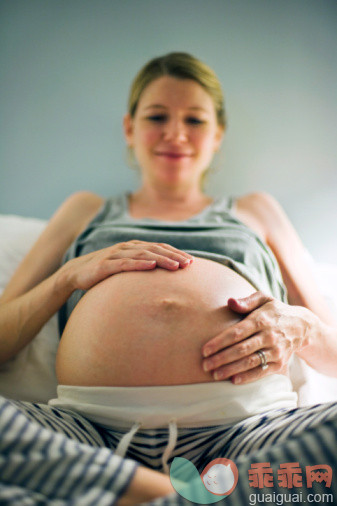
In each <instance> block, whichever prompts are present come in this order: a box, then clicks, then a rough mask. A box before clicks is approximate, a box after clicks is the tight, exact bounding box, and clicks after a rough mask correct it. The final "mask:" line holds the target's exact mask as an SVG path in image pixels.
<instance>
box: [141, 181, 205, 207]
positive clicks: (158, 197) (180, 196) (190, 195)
mask: <svg viewBox="0 0 337 506" xmlns="http://www.w3.org/2000/svg"><path fill="white" fill-rule="evenodd" d="M132 198H133V199H134V201H137V202H138V203H139V204H144V205H145V204H148V205H151V206H152V205H157V204H158V205H161V206H167V207H187V206H190V205H195V204H198V203H203V202H205V203H206V202H207V201H209V200H210V198H209V197H208V196H207V195H205V194H204V193H203V192H202V191H201V190H200V189H199V188H190V189H186V188H184V189H181V188H180V189H176V188H167V187H165V188H154V187H152V186H146V185H143V186H142V187H141V188H140V189H139V190H137V191H135V192H134V193H133V194H132Z"/></svg>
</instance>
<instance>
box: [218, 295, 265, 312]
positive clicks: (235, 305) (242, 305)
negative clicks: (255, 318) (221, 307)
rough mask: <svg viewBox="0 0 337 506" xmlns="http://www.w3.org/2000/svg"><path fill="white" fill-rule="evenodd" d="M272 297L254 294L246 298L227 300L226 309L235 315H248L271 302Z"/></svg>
mask: <svg viewBox="0 0 337 506" xmlns="http://www.w3.org/2000/svg"><path fill="white" fill-rule="evenodd" d="M272 300H273V297H271V296H269V295H266V294H264V293H263V292H254V293H252V294H251V295H249V296H248V297H243V298H234V297H231V298H229V299H228V302H227V304H228V307H229V308H230V309H231V310H232V311H235V312H236V313H241V314H244V313H250V312H251V311H254V309H257V308H259V307H261V306H263V304H266V303H267V302H271V301H272Z"/></svg>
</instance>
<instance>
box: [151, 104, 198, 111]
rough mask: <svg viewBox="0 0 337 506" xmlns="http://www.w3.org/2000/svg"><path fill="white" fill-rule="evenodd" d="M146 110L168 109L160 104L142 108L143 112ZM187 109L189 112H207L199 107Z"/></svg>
mask: <svg viewBox="0 0 337 506" xmlns="http://www.w3.org/2000/svg"><path fill="white" fill-rule="evenodd" d="M148 109H168V107H166V106H165V105H162V104H151V105H148V106H147V107H145V108H144V110H145V111H146V110H148ZM187 109H188V110H189V111H202V112H208V111H207V110H206V109H204V108H203V107H199V106H191V107H188V108H187Z"/></svg>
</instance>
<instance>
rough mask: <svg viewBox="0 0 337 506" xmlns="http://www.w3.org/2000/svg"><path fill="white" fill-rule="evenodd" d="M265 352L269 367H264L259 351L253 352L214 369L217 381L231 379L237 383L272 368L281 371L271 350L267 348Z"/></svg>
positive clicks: (262, 373) (261, 374)
mask: <svg viewBox="0 0 337 506" xmlns="http://www.w3.org/2000/svg"><path fill="white" fill-rule="evenodd" d="M263 352H264V355H265V357H266V361H267V365H268V367H267V368H264V369H262V367H261V358H260V356H259V355H258V354H257V353H252V354H251V355H249V356H247V357H244V358H243V359H241V360H237V361H236V362H232V363H231V364H228V365H225V366H222V367H219V368H218V369H216V370H215V371H213V373H212V376H213V378H214V379H215V380H217V381H223V380H228V379H231V380H232V381H233V382H235V383H240V382H243V381H244V378H250V377H262V376H265V375H266V374H267V371H268V370H269V372H270V370H271V369H272V370H273V372H276V370H277V371H279V366H278V364H277V363H276V362H273V361H272V353H271V352H270V350H266V349H265V350H263ZM256 375H257V376H256Z"/></svg>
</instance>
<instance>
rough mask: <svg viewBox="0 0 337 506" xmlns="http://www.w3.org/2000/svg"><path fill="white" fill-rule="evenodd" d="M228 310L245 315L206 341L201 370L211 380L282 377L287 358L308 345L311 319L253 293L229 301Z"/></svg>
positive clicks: (299, 309) (299, 310)
mask: <svg viewBox="0 0 337 506" xmlns="http://www.w3.org/2000/svg"><path fill="white" fill-rule="evenodd" d="M228 307H229V308H230V309H231V310H232V311H234V312H236V313H239V314H242V315H247V316H245V317H244V318H243V319H242V320H241V321H240V322H238V323H236V324H234V325H232V326H230V327H228V328H227V329H225V330H224V331H223V332H221V333H220V334H218V335H217V336H216V337H214V338H212V339H211V340H210V341H208V342H207V343H206V344H205V345H204V346H203V349H202V352H203V356H204V357H207V358H204V362H203V367H204V370H206V371H211V373H212V375H213V377H214V379H216V380H228V379H231V381H232V382H233V383H235V384H239V383H240V384H241V383H249V382H251V381H254V380H257V379H259V378H261V377H263V376H266V375H268V374H275V373H281V374H284V373H286V370H287V364H288V361H289V359H290V357H291V355H292V354H293V353H294V352H295V351H298V350H300V349H301V348H302V347H303V346H306V345H307V344H309V336H310V326H311V324H313V322H314V315H313V313H311V311H309V310H308V309H306V308H304V307H300V306H290V305H288V304H285V303H283V302H281V301H279V300H277V299H274V298H273V297H270V296H268V295H265V294H263V293H262V292H255V293H253V294H252V295H250V296H249V297H245V298H243V299H229V300H228Z"/></svg>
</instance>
